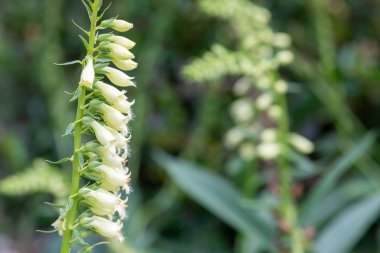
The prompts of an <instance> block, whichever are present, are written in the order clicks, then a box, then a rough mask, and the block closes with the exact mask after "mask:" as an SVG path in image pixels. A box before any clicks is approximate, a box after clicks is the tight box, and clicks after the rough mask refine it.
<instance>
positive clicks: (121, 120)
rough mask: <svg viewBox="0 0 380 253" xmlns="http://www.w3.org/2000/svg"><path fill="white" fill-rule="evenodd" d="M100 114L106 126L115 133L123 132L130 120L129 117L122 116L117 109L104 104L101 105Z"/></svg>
mask: <svg viewBox="0 0 380 253" xmlns="http://www.w3.org/2000/svg"><path fill="white" fill-rule="evenodd" d="M101 112H102V116H103V119H104V121H105V122H106V123H107V125H108V126H110V127H111V128H113V129H115V130H117V131H121V130H123V129H124V128H125V127H126V125H127V124H128V122H129V120H130V117H127V116H125V115H123V114H122V113H121V112H119V111H118V110H117V109H115V108H113V107H112V106H109V105H106V104H102V105H101Z"/></svg>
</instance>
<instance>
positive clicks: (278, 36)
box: [273, 33, 291, 48]
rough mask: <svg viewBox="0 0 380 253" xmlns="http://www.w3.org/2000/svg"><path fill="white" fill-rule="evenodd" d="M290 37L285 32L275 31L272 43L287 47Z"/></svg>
mask: <svg viewBox="0 0 380 253" xmlns="http://www.w3.org/2000/svg"><path fill="white" fill-rule="evenodd" d="M290 43H291V38H290V36H289V35H288V34H286V33H275V34H274V38H273V45H274V46H276V47H280V48H286V47H289V46H290Z"/></svg>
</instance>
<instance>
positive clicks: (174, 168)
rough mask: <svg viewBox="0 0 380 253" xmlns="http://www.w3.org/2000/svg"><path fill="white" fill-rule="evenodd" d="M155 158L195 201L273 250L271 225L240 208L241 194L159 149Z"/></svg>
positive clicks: (218, 178)
mask: <svg viewBox="0 0 380 253" xmlns="http://www.w3.org/2000/svg"><path fill="white" fill-rule="evenodd" d="M154 159H155V160H156V161H157V162H158V163H159V164H160V165H161V166H162V167H163V168H164V169H165V170H166V171H167V172H168V173H169V175H170V176H171V177H172V179H173V180H174V181H175V182H176V183H177V184H178V186H180V188H181V189H182V190H184V191H185V192H186V193H187V194H189V195H190V196H191V197H192V198H193V199H194V200H195V201H197V202H198V203H199V204H201V205H202V206H203V207H205V208H206V209H208V210H209V211H210V212H212V213H213V214H214V215H216V216H217V217H219V218H220V219H221V220H223V221H224V222H225V223H227V224H229V225H230V226H231V227H233V228H235V229H236V230H238V231H240V232H241V233H243V234H246V235H248V236H250V237H254V238H256V240H257V241H258V242H260V244H262V245H263V246H265V247H266V248H267V249H269V250H271V251H272V252H275V250H274V249H273V246H272V242H271V241H272V240H271V237H272V236H273V233H274V224H272V223H271V222H270V221H266V220H265V218H264V217H265V216H263V217H262V216H260V215H259V214H257V213H253V212H249V211H248V210H247V209H245V208H243V207H242V206H241V205H240V203H239V200H241V199H242V198H243V196H242V195H240V194H239V192H238V191H237V190H236V189H235V188H234V187H233V186H232V185H231V184H229V183H228V182H227V181H226V180H224V179H223V178H221V177H220V176H218V175H216V174H213V173H211V172H209V171H207V169H205V168H202V167H200V166H197V165H195V164H192V163H189V162H186V161H183V160H180V159H175V158H173V157H171V156H169V155H166V154H164V153H162V152H156V153H154Z"/></svg>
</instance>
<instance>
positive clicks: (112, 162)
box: [84, 142, 124, 168]
mask: <svg viewBox="0 0 380 253" xmlns="http://www.w3.org/2000/svg"><path fill="white" fill-rule="evenodd" d="M84 148H85V150H86V151H88V152H92V153H95V154H97V155H99V156H100V158H101V159H102V162H103V163H104V164H105V165H107V166H111V167H115V168H120V167H122V164H123V161H124V159H123V158H122V157H120V156H118V155H117V154H116V150H115V149H114V147H112V146H110V147H104V146H102V145H100V144H98V143H96V142H89V143H87V144H86V145H85V146H84Z"/></svg>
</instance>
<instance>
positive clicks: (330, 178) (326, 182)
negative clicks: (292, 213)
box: [301, 133, 376, 225]
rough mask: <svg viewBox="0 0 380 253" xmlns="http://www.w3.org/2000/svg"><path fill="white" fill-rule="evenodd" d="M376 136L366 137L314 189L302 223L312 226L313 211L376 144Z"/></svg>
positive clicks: (305, 207)
mask: <svg viewBox="0 0 380 253" xmlns="http://www.w3.org/2000/svg"><path fill="white" fill-rule="evenodd" d="M375 139H376V135H375V134H373V133H368V134H367V135H366V136H364V137H363V138H362V139H361V140H360V142H359V143H358V145H356V146H355V148H353V149H352V150H351V151H350V152H348V153H347V154H345V155H344V156H343V157H341V158H340V159H338V160H337V161H336V162H335V163H334V164H333V165H332V166H331V168H330V169H328V170H327V174H326V175H325V176H324V177H323V178H322V179H321V181H320V182H319V183H318V184H317V185H316V186H315V187H314V188H313V190H312V192H311V193H310V195H309V196H310V197H309V198H308V199H307V200H306V202H305V204H304V205H303V206H302V209H301V215H302V216H301V221H302V223H303V224H306V225H311V224H309V223H308V221H309V220H310V214H311V213H312V210H313V209H314V208H315V207H317V206H318V205H319V204H320V202H321V200H322V199H323V198H325V197H326V196H327V194H328V193H329V192H330V191H331V190H332V189H333V188H334V186H335V185H336V182H337V181H338V179H339V178H340V177H341V176H342V175H343V174H344V173H345V172H346V171H347V170H348V169H349V168H351V166H352V165H353V164H354V163H355V162H356V161H357V160H358V159H359V158H360V157H361V156H362V155H363V154H365V153H366V152H367V151H368V149H369V148H370V147H371V146H372V145H373V143H374V142H375Z"/></svg>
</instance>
